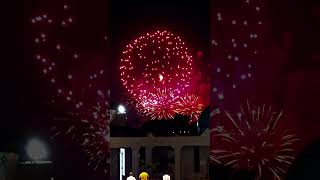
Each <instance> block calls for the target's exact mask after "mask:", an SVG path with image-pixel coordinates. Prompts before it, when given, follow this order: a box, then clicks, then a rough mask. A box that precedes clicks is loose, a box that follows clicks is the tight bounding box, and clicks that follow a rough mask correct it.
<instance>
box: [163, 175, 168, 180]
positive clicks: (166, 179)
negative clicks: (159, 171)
mask: <svg viewBox="0 0 320 180" xmlns="http://www.w3.org/2000/svg"><path fill="white" fill-rule="evenodd" d="M162 180H170V176H169V175H168V174H165V175H163V176H162Z"/></svg>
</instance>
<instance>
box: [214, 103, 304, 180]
mask: <svg viewBox="0 0 320 180" xmlns="http://www.w3.org/2000/svg"><path fill="white" fill-rule="evenodd" d="M212 118H214V121H216V122H217V125H216V126H215V127H214V128H213V129H211V138H212V141H211V146H212V148H211V154H210V159H211V161H212V163H214V164H220V165H224V166H229V167H232V168H234V169H247V170H248V171H250V172H254V173H255V174H256V176H255V179H257V180H260V179H277V180H278V179H281V178H282V176H283V175H284V174H285V172H286V171H287V168H288V167H289V165H290V164H291V163H292V161H293V160H294V158H295V153H296V151H295V147H296V145H297V141H299V140H300V139H299V138H298V137H297V135H296V134H295V133H292V132H290V131H288V130H285V129H283V128H281V127H280V121H281V120H282V119H283V118H284V116H283V112H274V111H273V110H272V108H271V106H266V105H262V106H258V107H251V106H250V104H249V103H248V102H247V103H246V105H245V106H240V112H239V113H237V114H235V115H234V114H231V113H229V112H224V113H221V114H218V115H217V114H215V115H213V117H212ZM218 121H219V123H220V124H218ZM220 121H221V122H220Z"/></svg>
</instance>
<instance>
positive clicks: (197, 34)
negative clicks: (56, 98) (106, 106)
mask: <svg viewBox="0 0 320 180" xmlns="http://www.w3.org/2000/svg"><path fill="white" fill-rule="evenodd" d="M209 4H210V3H209V1H208V0H204V1H195V0H192V1H181V0H176V1H170V0H165V1H160V0H156V1H147V0H137V1H125V0H119V1H111V7H112V8H111V23H110V27H111V49H112V51H113V53H112V62H111V65H110V67H111V68H110V69H111V74H113V75H115V77H116V78H113V79H112V84H113V85H112V92H118V89H119V87H121V85H120V78H119V76H118V74H119V72H118V69H119V68H118V62H119V59H120V55H121V52H122V51H121V50H122V49H123V47H125V46H126V44H127V43H129V42H130V41H131V40H132V39H133V38H135V37H137V36H139V35H141V34H143V33H145V32H149V31H154V30H156V29H158V28H161V29H163V28H166V29H168V30H170V31H172V32H174V33H176V34H178V35H180V36H181V37H182V38H183V39H184V40H185V41H186V42H187V44H188V46H190V47H191V48H192V49H193V51H194V52H193V53H195V52H196V51H197V50H202V51H204V52H206V53H207V54H208V51H209V50H208V49H209V45H210V44H209V43H210V35H209V34H210V33H209V32H210V29H209V27H210V20H209V18H210V16H209V8H210V6H209ZM113 97H114V98H115V99H114V100H115V101H117V100H119V99H121V96H120V97H119V95H118V94H117V95H115V96H113Z"/></svg>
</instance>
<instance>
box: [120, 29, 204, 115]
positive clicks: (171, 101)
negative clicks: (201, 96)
mask: <svg viewBox="0 0 320 180" xmlns="http://www.w3.org/2000/svg"><path fill="white" fill-rule="evenodd" d="M120 71H121V73H120V75H121V81H122V83H123V86H124V87H125V88H126V90H127V91H128V94H129V95H130V96H131V97H132V98H133V99H134V101H135V103H134V104H135V106H136V109H137V110H138V112H139V113H140V114H141V115H145V116H148V117H150V118H151V119H171V118H173V116H174V114H175V113H180V111H179V110H181V109H185V108H182V107H181V105H182V104H183V105H186V106H187V107H190V106H193V105H195V104H192V101H191V102H190V103H191V104H185V102H189V101H185V102H184V103H178V102H179V101H180V97H184V96H185V95H186V94H187V93H188V92H190V82H191V76H192V55H191V53H190V52H189V51H188V48H187V47H186V45H185V42H183V41H182V40H181V38H180V37H179V36H175V35H174V34H173V33H171V32H169V31H156V32H152V33H146V34H145V35H143V36H140V37H139V38H136V39H134V40H133V41H132V42H130V43H129V44H128V45H127V46H126V48H125V50H124V51H123V53H122V57H121V63H120ZM195 106H198V105H195ZM188 112H189V111H184V113H185V114H188V115H191V114H193V113H194V112H189V113H191V114H189V113H188Z"/></svg>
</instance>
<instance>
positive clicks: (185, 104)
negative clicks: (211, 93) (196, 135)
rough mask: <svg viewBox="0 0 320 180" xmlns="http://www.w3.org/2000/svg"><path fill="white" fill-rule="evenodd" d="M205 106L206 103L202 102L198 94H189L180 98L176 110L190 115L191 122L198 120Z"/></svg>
mask: <svg viewBox="0 0 320 180" xmlns="http://www.w3.org/2000/svg"><path fill="white" fill-rule="evenodd" d="M203 108H204V105H203V104H202V103H201V102H200V99H199V97H198V96H196V95H194V94H187V95H185V96H183V97H181V98H180V99H179V101H178V102H177V108H176V110H175V112H176V113H179V114H182V115H185V116H190V122H194V121H197V120H198V118H199V116H200V114H201V112H202V110H203Z"/></svg>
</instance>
